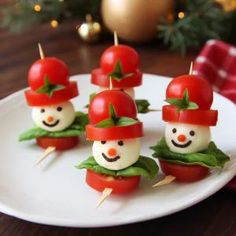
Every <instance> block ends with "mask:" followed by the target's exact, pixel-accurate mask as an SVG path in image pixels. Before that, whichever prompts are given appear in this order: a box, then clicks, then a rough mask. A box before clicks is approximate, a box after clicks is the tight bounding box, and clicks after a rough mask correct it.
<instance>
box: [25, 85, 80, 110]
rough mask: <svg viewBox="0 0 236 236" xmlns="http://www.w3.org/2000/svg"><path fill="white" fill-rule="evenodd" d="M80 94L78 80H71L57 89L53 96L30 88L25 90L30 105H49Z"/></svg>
mask: <svg viewBox="0 0 236 236" xmlns="http://www.w3.org/2000/svg"><path fill="white" fill-rule="evenodd" d="M78 95H79V91H78V88H77V83H76V82H70V83H69V85H68V86H66V87H65V88H64V89H62V90H58V91H55V92H54V93H53V95H52V96H51V97H49V96H48V95H47V94H39V93H36V92H35V91H33V90H31V89H29V90H26V91H25V97H26V100H27V102H28V105H29V106H47V105H52V104H57V103H61V102H64V101H68V100H70V99H71V98H73V97H76V96H78Z"/></svg>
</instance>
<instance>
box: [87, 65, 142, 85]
mask: <svg viewBox="0 0 236 236" xmlns="http://www.w3.org/2000/svg"><path fill="white" fill-rule="evenodd" d="M133 73H134V74H133V75H132V76H129V77H127V78H124V79H122V80H120V81H117V80H115V79H113V80H112V86H113V88H132V87H136V86H140V85H141V84H142V73H141V72H140V71H139V70H138V69H137V70H136V71H135V72H133ZM91 83H92V84H95V85H98V86H102V87H107V88H109V87H110V79H109V76H108V74H106V73H104V72H103V70H102V69H100V68H99V69H95V70H93V71H92V73H91Z"/></svg>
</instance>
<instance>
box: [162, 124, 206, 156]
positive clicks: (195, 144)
mask: <svg viewBox="0 0 236 236" xmlns="http://www.w3.org/2000/svg"><path fill="white" fill-rule="evenodd" d="M165 139H166V143H167V145H168V147H169V148H170V150H171V151H173V152H177V153H194V152H199V151H203V150H205V149H207V147H208V144H209V142H210V141H211V132H210V128H209V126H203V125H192V124H182V123H172V122H169V123H167V124H166V128H165Z"/></svg>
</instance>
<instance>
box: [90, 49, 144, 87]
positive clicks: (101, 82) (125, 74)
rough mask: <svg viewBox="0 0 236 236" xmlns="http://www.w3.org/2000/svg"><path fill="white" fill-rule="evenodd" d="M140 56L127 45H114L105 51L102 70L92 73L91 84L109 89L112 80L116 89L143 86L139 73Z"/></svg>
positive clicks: (101, 63) (101, 60)
mask: <svg viewBox="0 0 236 236" xmlns="http://www.w3.org/2000/svg"><path fill="white" fill-rule="evenodd" d="M139 61H140V60H139V55H138V53H137V52H136V51H135V50H134V49H133V48H131V47H129V46H126V45H114V46H112V47H109V48H108V49H106V50H105V51H104V53H103V54H102V56H101V59H100V68H98V69H95V70H93V71H92V77H91V83H92V84H95V85H98V86H102V87H109V85H110V78H112V84H113V87H114V88H130V87H136V86H139V85H141V84H142V73H141V72H140V71H139V69H138V67H139Z"/></svg>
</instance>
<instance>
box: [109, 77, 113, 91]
mask: <svg viewBox="0 0 236 236" xmlns="http://www.w3.org/2000/svg"><path fill="white" fill-rule="evenodd" d="M109 89H110V90H111V89H113V84H112V77H111V76H110V77H109Z"/></svg>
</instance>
